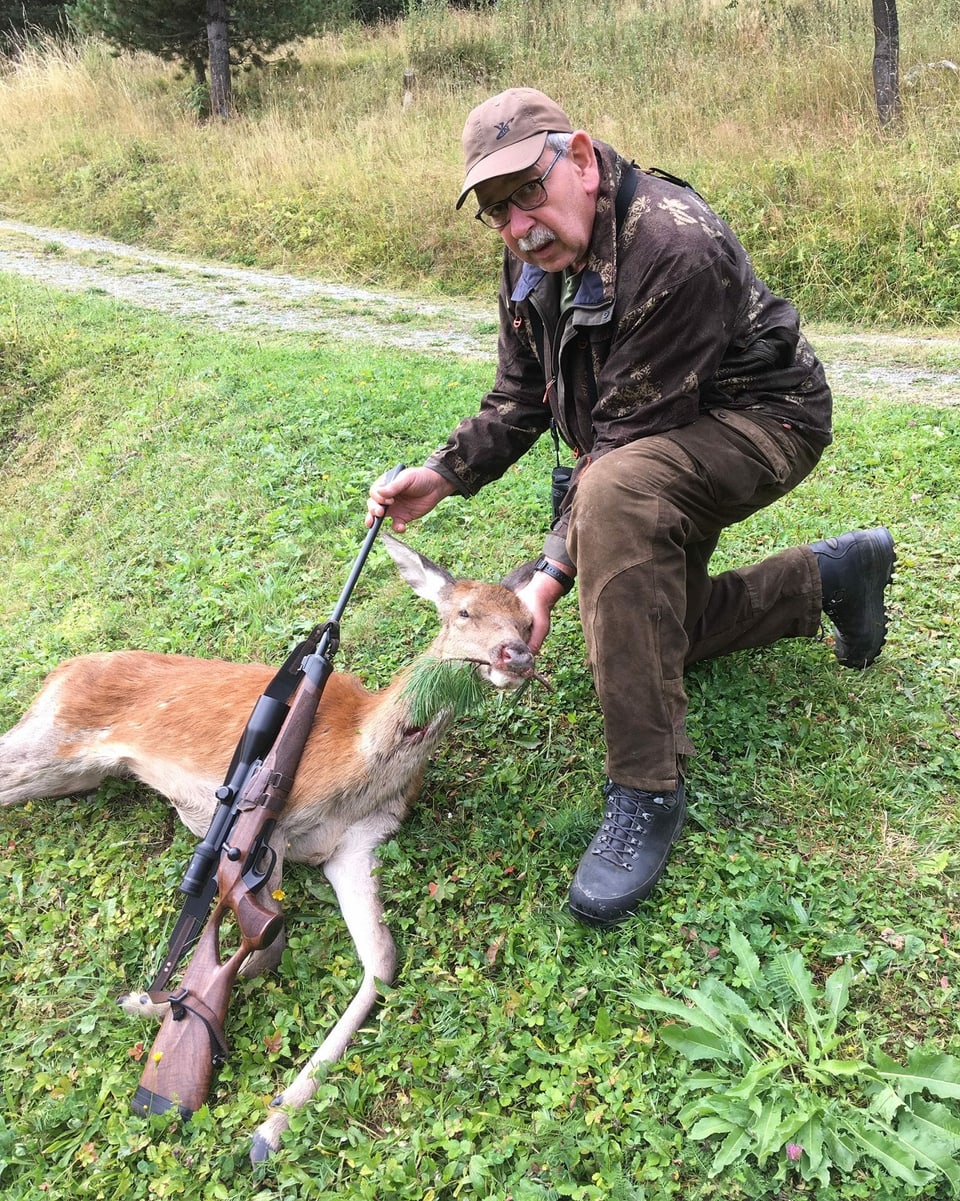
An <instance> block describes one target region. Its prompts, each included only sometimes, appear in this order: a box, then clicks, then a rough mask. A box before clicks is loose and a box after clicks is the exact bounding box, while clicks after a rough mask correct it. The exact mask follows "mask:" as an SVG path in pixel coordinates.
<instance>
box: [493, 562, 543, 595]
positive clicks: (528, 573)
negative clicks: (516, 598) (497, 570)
mask: <svg viewBox="0 0 960 1201" xmlns="http://www.w3.org/2000/svg"><path fill="white" fill-rule="evenodd" d="M534 563H535V560H534V559H528V560H527V562H526V563H521V564H520V566H519V567H515V568H514V569H513V571H511V572H510V574H509V575H505V576H504V577H503V579H502V580H501V581H500V583H501V584H502V585H503V586H504V588H509V589H510V591H511V592H519V591H520V589H521V588H522V587H523V586H524V585H525V584H529V583H530V581H531V579H533V572H534Z"/></svg>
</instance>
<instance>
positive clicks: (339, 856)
mask: <svg viewBox="0 0 960 1201" xmlns="http://www.w3.org/2000/svg"><path fill="white" fill-rule="evenodd" d="M383 837H384V832H383V827H382V825H377V826H376V828H375V829H374V828H373V826H372V825H371V826H365V825H363V824H361V825H358V826H354V827H352V828H351V830H350V831H349V833H348V835H347V838H346V839H345V841H344V842H343V843H341V845H340V847H339V848H338V849H337V850H336V851H335V852H334V854H333V855H332V856H331V858H330V859H329V860H327V862H326V863H325V864H324V872H325V873H326V876H327V879H328V880H329V881H330V883H331V884H332V885H333V890H334V892H335V893H336V894H337V900H338V901H339V903H340V910H341V912H342V914H343V917H344V920H345V921H346V923H347V929H348V930H349V931H350V936H351V938H352V939H353V943H354V946H355V947H356V950H357V955H358V956H359V959H360V963H361V965H362V967H363V979H362V980H361V982H360V987H359V989H358V990H357V993H356V995H355V996H354V998H353V1000H352V1001H351V1002H350V1004H349V1005H348V1006H347V1008H346V1009H345V1010H344V1012H343V1014H342V1015H341V1016H340V1019H339V1020H338V1021H337V1023H336V1025H335V1026H334V1027H333V1029H332V1030H331V1031H330V1033H329V1034H328V1035H327V1037H326V1038H325V1039H324V1040H323V1042H322V1043H321V1044H320V1046H319V1047H318V1048H317V1050H316V1051H315V1052H314V1053H313V1055H312V1056H311V1057H310V1059H309V1061H308V1062H307V1064H306V1066H305V1067H304V1068H303V1069H302V1071H301V1072H300V1074H299V1075H298V1076H297V1078H296V1079H295V1080H294V1082H293V1083H292V1084H291V1085H290V1086H289V1087H288V1088H286V1089H284V1091H283V1092H282V1093H280V1095H279V1096H277V1097H275V1098H274V1100H273V1102H272V1105H273V1107H274V1112H273V1113H272V1114H271V1115H270V1117H269V1118H267V1120H266V1121H265V1122H262V1123H261V1124H260V1126H259V1127H258V1128H257V1130H256V1132H255V1133H254V1136H253V1145H252V1147H251V1149H250V1158H251V1160H252V1161H253V1162H254V1163H259V1162H261V1161H263V1160H265V1159H267V1158H268V1156H269V1155H270V1153H271V1152H273V1151H275V1150H276V1149H277V1147H278V1146H279V1145H280V1137H281V1135H282V1134H283V1132H284V1131H285V1130H286V1128H287V1126H288V1125H289V1119H288V1116H287V1113H288V1112H289V1111H290V1110H293V1109H300V1108H302V1107H303V1106H304V1105H306V1103H307V1102H308V1101H309V1100H310V1099H311V1098H312V1097H313V1096H314V1094H315V1093H316V1091H317V1074H318V1072H319V1070H320V1069H321V1068H322V1067H323V1066H324V1065H327V1064H333V1063H336V1062H337V1061H338V1060H339V1059H341V1058H342V1056H343V1054H344V1052H345V1051H346V1049H347V1047H348V1046H349V1044H350V1042H351V1040H352V1039H353V1036H354V1035H355V1034H356V1032H357V1031H358V1030H359V1029H360V1027H361V1026H362V1025H363V1023H364V1022H365V1021H366V1019H367V1017H368V1016H369V1014H370V1011H371V1010H372V1009H373V1007H374V1005H375V1004H376V1002H377V997H378V981H381V982H382V983H384V984H389V983H390V982H391V981H392V980H393V973H394V969H395V967H396V948H395V947H394V942H393V938H392V937H391V935H390V931H389V930H388V929H387V927H386V926H385V925H384V924H383V909H382V906H381V904H380V896H379V889H378V881H377V878H376V876H375V875H374V871H375V869H376V866H377V859H376V853H375V852H376V847H377V846H378V845H379V843H380V842H382V841H383Z"/></svg>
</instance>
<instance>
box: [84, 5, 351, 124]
mask: <svg viewBox="0 0 960 1201" xmlns="http://www.w3.org/2000/svg"><path fill="white" fill-rule="evenodd" d="M345 5H346V0H344V3H340V2H339V0H288V2H287V3H284V4H276V3H275V2H273V0H132V2H128V0H74V3H73V4H71V6H70V14H71V18H72V20H73V21H74V22H75V24H76V25H77V27H78V29H80V30H81V31H82V32H87V33H99V34H100V35H101V36H103V37H104V38H106V39H107V41H109V42H110V43H111V44H112V45H114V46H117V47H119V48H120V49H123V50H146V51H149V52H150V53H151V54H156V55H158V56H159V57H160V58H163V59H166V60H167V61H169V62H177V63H180V64H181V65H182V66H183V67H184V69H185V70H189V71H191V72H192V73H193V78H194V81H195V83H196V84H197V86H198V89H201V90H203V91H206V89H207V87H208V72H209V96H210V102H209V112H210V113H211V114H212V115H213V116H216V117H227V116H229V115H230V113H231V111H232V107H233V105H232V89H231V83H230V68H231V67H237V66H240V65H241V64H243V63H253V64H254V65H255V66H259V65H261V64H262V62H263V60H264V56H265V55H267V54H270V53H271V52H272V51H273V50H276V48H277V47H278V46H282V45H284V44H285V43H287V42H291V41H293V40H294V39H295V38H300V37H306V36H308V35H309V34H311V33H314V32H316V31H317V30H318V29H320V28H321V27H322V26H324V25H329V24H331V23H334V22H335V21H336V20H337V18H338V17H339V16H340V15H341V13H342V12H343V11H344V9H345ZM346 10H347V11H348V10H349V8H348V5H346Z"/></svg>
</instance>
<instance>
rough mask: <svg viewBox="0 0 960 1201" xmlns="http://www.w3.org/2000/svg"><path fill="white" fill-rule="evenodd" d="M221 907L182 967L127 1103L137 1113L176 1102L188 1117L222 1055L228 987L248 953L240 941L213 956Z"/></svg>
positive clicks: (169, 1106) (160, 1110) (142, 1114)
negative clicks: (220, 955) (224, 954)
mask: <svg viewBox="0 0 960 1201" xmlns="http://www.w3.org/2000/svg"><path fill="white" fill-rule="evenodd" d="M220 916H221V913H220V911H219V909H218V910H216V911H215V912H214V915H213V916H212V918H211V920H210V921H209V922H208V923H207V927H206V929H205V930H204V933H203V935H202V936H201V939H200V942H199V943H198V944H197V947H196V950H195V951H194V955H193V958H192V959H191V961H190V964H189V966H188V968H187V970H186V972H185V973H184V976H183V983H182V986H181V988H180V989H179V990H178V991H177V992H175V993H172V994H171V995H170V1008H169V1010H168V1011H167V1013H166V1015H165V1016H164V1019H163V1022H162V1023H161V1025H160V1030H159V1031H158V1033H157V1037H156V1038H155V1039H154V1042H153V1046H152V1047H151V1049H150V1053H149V1056H148V1057H147V1064H146V1067H145V1068H144V1069H143V1074H142V1076H141V1077H140V1084H139V1087H138V1088H137V1091H136V1093H135V1094H134V1097H133V1101H132V1102H131V1107H132V1109H133V1112H134V1113H135V1114H137V1115H138V1116H140V1117H145V1116H146V1115H147V1114H151V1113H166V1112H167V1110H169V1109H172V1108H174V1107H176V1108H178V1109H179V1111H180V1115H181V1117H183V1118H189V1117H190V1116H191V1114H193V1113H195V1112H196V1111H197V1110H198V1109H199V1108H200V1106H201V1105H203V1104H204V1103H205V1101H206V1099H207V1096H208V1094H209V1092H210V1084H211V1082H212V1080H213V1070H214V1068H215V1067H216V1066H217V1065H218V1064H220V1063H222V1062H223V1061H224V1059H226V1057H227V1051H228V1048H227V1042H226V1036H225V1034H224V1029H223V1027H224V1022H225V1021H226V1017H227V1006H228V1004H229V1001H230V989H231V986H232V985H233V982H234V980H235V979H236V977H237V973H238V972H239V970H240V965H241V964H242V963H243V961H244V959H245V958H246V957H247V955H248V954H249V947H248V946H247V945H243V946H241V947H240V948H239V950H237V951H236V952H235V953H234V954H233V955H231V956H230V958H229V959H228V960H226V962H225V963H222V964H221V963H220V962H219V960H218V957H217V942H218V930H219V924H220Z"/></svg>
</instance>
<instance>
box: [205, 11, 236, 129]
mask: <svg viewBox="0 0 960 1201" xmlns="http://www.w3.org/2000/svg"><path fill="white" fill-rule="evenodd" d="M228 15H229V14H228V12H227V3H226V0H207V49H208V52H209V54H210V115H211V117H214V118H217V117H219V118H221V119H224V120H225V119H226V118H228V117H230V116H232V115H233V91H232V89H231V85H230V35H229V33H228V30H227V19H228Z"/></svg>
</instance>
